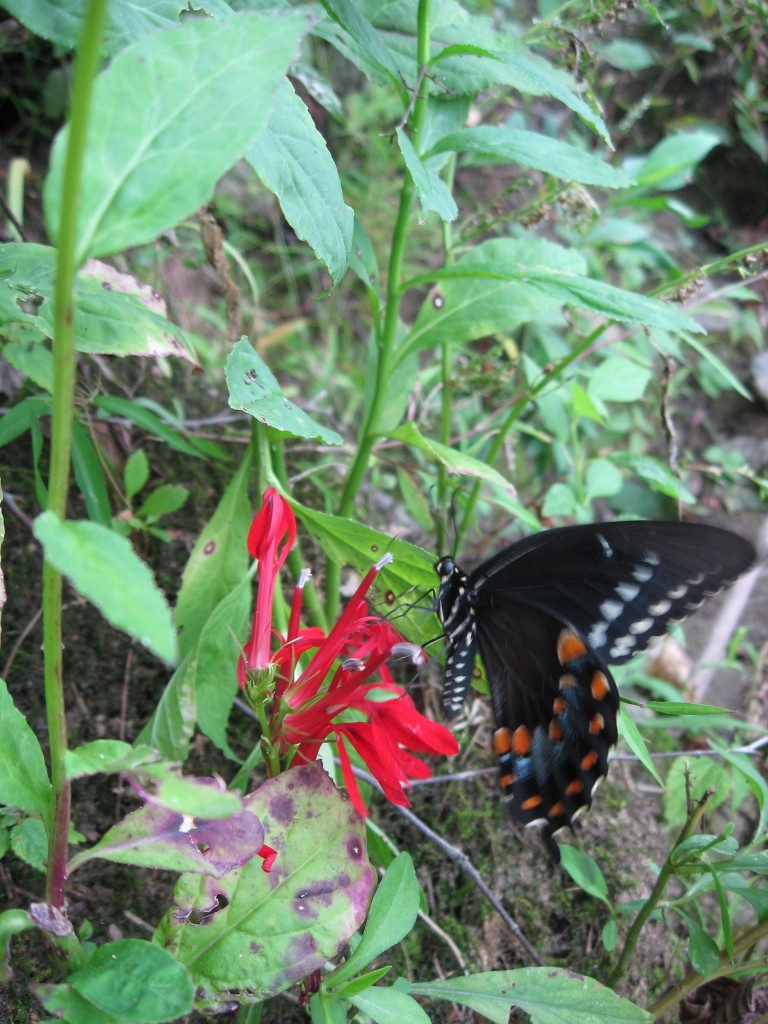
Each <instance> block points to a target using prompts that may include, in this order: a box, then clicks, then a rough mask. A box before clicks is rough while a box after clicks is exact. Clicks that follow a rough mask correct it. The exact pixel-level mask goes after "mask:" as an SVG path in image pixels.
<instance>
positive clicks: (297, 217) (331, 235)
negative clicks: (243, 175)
mask: <svg viewBox="0 0 768 1024" xmlns="http://www.w3.org/2000/svg"><path fill="white" fill-rule="evenodd" d="M245 158H246V160H247V161H248V162H249V163H250V164H251V166H252V167H253V169H254V170H255V171H256V173H257V174H258V175H259V177H260V178H261V180H262V181H263V182H264V184H265V185H266V186H267V188H268V189H269V190H270V191H271V192H274V193H275V195H276V196H277V198H278V201H279V203H280V208H281V209H282V211H283V214H284V216H285V219H286V220H287V221H288V223H289V224H290V225H291V227H292V228H293V230H294V231H295V232H296V234H297V236H298V237H299V238H301V239H303V240H304V241H305V242H307V243H308V244H309V245H310V246H311V248H312V250H313V251H314V253H315V255H316V256H317V257H318V259H321V260H322V261H323V263H325V265H326V266H327V267H328V272H329V273H330V275H331V278H332V279H333V283H334V284H338V283H339V281H341V279H342V277H343V276H344V273H345V271H346V269H347V267H348V265H349V260H350V255H351V249H352V229H353V221H354V214H353V212H352V210H351V208H350V207H349V206H347V205H346V203H345V202H344V198H343V196H342V191H341V182H340V180H339V172H338V171H337V169H336V164H335V163H334V162H333V158H332V157H331V154H330V153H329V152H328V147H327V145H326V143H325V139H324V138H323V136H322V135H321V134H320V132H319V131H318V130H317V128H316V127H315V123H314V121H313V120H312V117H311V116H310V113H309V111H308V110H307V108H306V105H305V104H304V103H303V102H302V101H301V100H300V99H299V97H298V96H297V95H296V93H295V92H294V91H293V88H292V86H291V84H290V82H288V81H287V80H286V81H283V82H281V83H280V85H279V86H278V88H277V90H276V92H275V97H274V102H273V105H272V110H271V112H270V115H269V117H268V119H267V123H266V125H265V126H264V127H263V128H262V129H261V131H260V132H259V134H258V135H257V136H256V138H255V139H254V140H253V142H252V143H251V144H250V145H249V146H248V149H247V150H246V152H245Z"/></svg>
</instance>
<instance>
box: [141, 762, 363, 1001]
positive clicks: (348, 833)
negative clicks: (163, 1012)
mask: <svg viewBox="0 0 768 1024" xmlns="http://www.w3.org/2000/svg"><path fill="white" fill-rule="evenodd" d="M243 804H244V807H245V808H246V809H247V810H249V811H251V812H252V813H253V814H255V815H256V816H257V817H258V819H259V820H260V822H261V823H262V825H263V826H264V842H265V843H266V845H268V846H270V847H272V849H273V850H276V851H277V858H276V860H275V862H274V865H273V866H272V870H271V872H269V873H267V872H265V871H264V870H263V865H262V861H261V860H260V859H259V858H258V857H257V858H254V859H253V860H251V861H249V862H248V863H247V864H245V865H243V867H241V868H238V869H236V870H235V871H231V872H229V873H228V874H226V875H224V876H223V877H222V878H221V879H218V880H214V879H212V878H209V877H201V876H199V875H183V876H182V878H181V879H180V880H179V883H178V885H177V886H176V890H175V893H174V898H175V903H176V905H175V906H174V907H173V908H172V909H171V910H170V911H169V913H168V914H167V915H166V916H165V917H164V918H163V920H162V921H161V923H160V926H159V928H158V932H157V935H156V939H157V940H158V941H159V942H161V943H162V944H164V945H165V946H166V947H167V948H168V949H170V950H171V952H173V954H174V955H175V957H176V958H177V959H178V960H179V961H180V962H181V963H182V964H185V965H187V966H188V967H189V970H190V972H191V974H192V978H193V981H194V982H195V984H196V986H197V988H198V1003H197V1005H198V1008H199V1009H202V1010H210V1011H214V1012H215V1011H216V1010H222V1009H223V1008H224V1007H225V1006H231V1005H232V1003H233V1001H234V1002H236V1003H239V1004H241V1005H248V1004H252V1003H256V1002H260V1001H261V1000H263V999H266V998H268V997H269V996H273V995H276V994H277V993H278V992H283V991H284V990H285V989H287V988H289V987H290V986H291V985H293V984H294V983H295V982H297V981H299V980H300V979H301V978H304V977H306V976H307V975H308V974H311V973H312V972H313V971H315V970H319V969H320V968H321V967H322V966H323V964H325V962H326V961H327V960H330V959H332V958H333V957H335V956H336V955H337V954H338V953H339V951H340V950H341V949H342V947H343V946H344V945H345V944H346V943H347V942H348V941H349V939H350V938H351V937H352V935H353V934H354V933H355V931H357V929H358V928H359V927H360V926H361V925H362V923H363V921H364V920H365V917H366V914H367V913H368V906H369V904H370V901H371V896H372V894H373V889H374V885H375V873H374V871H373V869H372V867H371V865H370V863H369V861H368V855H367V852H366V848H365V826H364V824H363V822H362V820H361V819H360V817H359V816H358V814H357V812H356V811H355V809H354V808H353V806H352V804H351V803H349V802H348V801H346V800H345V799H344V798H343V796H342V795H341V793H340V792H339V791H338V790H337V789H336V787H335V786H334V784H333V783H332V782H331V780H330V779H329V777H328V776H327V775H326V774H325V772H324V771H323V769H322V768H321V767H320V765H318V764H316V763H313V764H309V765H302V766H301V767H299V768H291V769H289V770H288V771H287V772H284V773H283V774H282V775H278V776H277V777H276V778H274V779H269V780H268V781H267V782H266V783H264V785H263V786H261V787H260V788H259V789H258V790H256V792H254V793H251V794H250V795H249V796H248V797H246V798H245V800H244V801H243Z"/></svg>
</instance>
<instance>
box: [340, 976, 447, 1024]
mask: <svg viewBox="0 0 768 1024" xmlns="http://www.w3.org/2000/svg"><path fill="white" fill-rule="evenodd" d="M349 999H350V1002H351V1003H353V1004H354V1005H355V1006H356V1007H357V1008H358V1010H361V1011H362V1012H363V1013H364V1014H367V1015H368V1016H369V1017H370V1018H371V1020H374V1021H376V1024H430V1017H429V1016H428V1015H427V1013H426V1011H425V1010H423V1009H422V1008H421V1006H419V1004H418V1003H417V1002H416V1000H415V999H414V998H413V997H412V996H409V995H408V993H407V992H402V991H400V989H397V988H385V987H383V986H381V985H377V986H376V987H375V988H367V989H366V990H365V992H360V993H359V994H358V995H355V996H350V997H349Z"/></svg>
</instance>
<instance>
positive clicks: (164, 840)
mask: <svg viewBox="0 0 768 1024" xmlns="http://www.w3.org/2000/svg"><path fill="white" fill-rule="evenodd" d="M263 843H264V829H263V828H262V826H261V823H260V822H259V819H258V818H257V817H256V816H255V814H253V813H252V812H251V811H247V810H243V811H240V812H239V813H237V814H233V815H232V816H231V817H229V818H226V819H225V820H223V821H222V820H213V821H211V820H205V819H201V818H194V817H192V816H191V815H188V814H179V813H178V812H177V811H172V810H170V809H169V808H167V807H162V806H160V805H157V804H147V805H146V806H144V807H141V808H139V810H138V811H134V812H133V813H132V814H129V815H128V817H127V818H124V819H123V820H122V821H121V822H119V824H117V825H115V826H114V827H113V828H111V829H110V830H109V832H107V834H106V835H105V836H104V837H103V838H102V839H101V840H100V841H99V842H98V843H96V845H95V846H92V847H91V849H90V850H86V851H84V852H83V853H81V854H78V856H76V857H74V858H73V859H72V861H71V862H70V871H73V870H74V869H75V868H77V867H79V866H80V865H81V864H83V863H85V861H87V860H92V859H93V858H94V857H100V858H102V859H103V860H112V861H117V862H118V863H120V864H138V865H140V866H141V867H148V868H166V869H167V870H170V871H185V872H194V873H195V874H202V875H210V876H212V877H213V878H220V877H221V876H222V875H224V874H226V873H227V872H230V871H232V870H234V869H235V868H238V867H240V866H241V865H243V864H245V863H247V862H248V861H250V860H251V859H252V858H253V857H255V856H256V854H257V852H258V851H259V850H260V849H261V847H262V844H263ZM259 864H261V861H259Z"/></svg>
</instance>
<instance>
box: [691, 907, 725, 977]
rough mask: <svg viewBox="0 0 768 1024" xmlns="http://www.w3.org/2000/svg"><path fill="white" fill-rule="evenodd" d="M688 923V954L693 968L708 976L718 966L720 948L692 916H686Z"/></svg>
mask: <svg viewBox="0 0 768 1024" xmlns="http://www.w3.org/2000/svg"><path fill="white" fill-rule="evenodd" d="M686 922H687V924H688V956H689V957H690V959H691V963H692V964H693V967H694V970H697V971H698V972H699V974H701V975H702V976H703V977H705V978H708V977H709V976H710V974H712V973H713V971H716V970H717V969H718V967H719V966H720V950H719V949H718V947H717V943H716V942H715V940H714V939H713V938H711V936H709V935H707V933H706V932H705V931H704V929H703V928H701V927H700V926H699V925H698V924H697V923H696V922H695V921H694V920H693V919H692V918H690V917H688V916H686Z"/></svg>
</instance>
